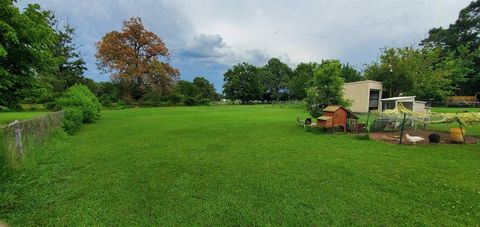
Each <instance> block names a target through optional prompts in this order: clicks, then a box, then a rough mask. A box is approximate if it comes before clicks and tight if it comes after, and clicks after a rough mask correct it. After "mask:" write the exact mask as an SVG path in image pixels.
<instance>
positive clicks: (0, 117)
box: [0, 111, 48, 125]
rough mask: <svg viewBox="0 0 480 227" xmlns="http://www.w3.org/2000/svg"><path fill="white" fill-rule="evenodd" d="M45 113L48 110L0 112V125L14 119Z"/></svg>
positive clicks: (28, 117)
mask: <svg viewBox="0 0 480 227" xmlns="http://www.w3.org/2000/svg"><path fill="white" fill-rule="evenodd" d="M47 113H48V112H44V111H25V112H0V125H3V124H8V123H10V122H13V121H15V120H24V119H30V118H34V117H38V116H41V115H45V114H47Z"/></svg>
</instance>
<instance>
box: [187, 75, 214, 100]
mask: <svg viewBox="0 0 480 227" xmlns="http://www.w3.org/2000/svg"><path fill="white" fill-rule="evenodd" d="M193 84H194V85H195V87H197V90H198V93H199V94H198V98H197V99H199V100H201V99H206V100H211V101H216V100H218V99H219V98H218V94H217V92H216V91H215V87H214V86H213V84H211V83H210V82H209V81H208V80H207V79H205V78H203V77H201V76H197V77H195V78H194V79H193Z"/></svg>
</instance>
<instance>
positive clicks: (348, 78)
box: [342, 63, 363, 83]
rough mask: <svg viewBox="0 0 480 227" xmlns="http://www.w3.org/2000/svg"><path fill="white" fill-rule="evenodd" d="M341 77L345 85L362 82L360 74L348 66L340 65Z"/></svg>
mask: <svg viewBox="0 0 480 227" xmlns="http://www.w3.org/2000/svg"><path fill="white" fill-rule="evenodd" d="M342 77H343V79H344V80H345V82H346V83H350V82H356V81H361V80H363V76H362V74H361V73H360V72H359V71H358V70H357V69H355V68H354V67H353V66H351V65H350V64H348V63H346V64H342Z"/></svg>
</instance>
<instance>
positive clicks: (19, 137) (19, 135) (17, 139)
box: [10, 120, 23, 157]
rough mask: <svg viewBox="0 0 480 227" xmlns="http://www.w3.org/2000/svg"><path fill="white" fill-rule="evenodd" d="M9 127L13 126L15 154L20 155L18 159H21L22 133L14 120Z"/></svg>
mask: <svg viewBox="0 0 480 227" xmlns="http://www.w3.org/2000/svg"><path fill="white" fill-rule="evenodd" d="M10 125H11V126H13V128H14V131H15V145H16V148H17V152H18V154H20V157H23V144H22V132H21V130H20V124H19V122H18V120H15V121H14V122H12V123H11V124H10Z"/></svg>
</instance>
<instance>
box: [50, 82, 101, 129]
mask: <svg viewBox="0 0 480 227" xmlns="http://www.w3.org/2000/svg"><path fill="white" fill-rule="evenodd" d="M57 104H58V106H60V107H61V108H62V109H64V110H66V109H70V108H75V109H79V110H80V111H81V112H82V119H83V122H84V123H90V122H94V121H95V120H96V119H98V118H99V117H100V110H101V108H102V105H101V104H100V102H99V101H98V99H97V97H95V95H94V94H93V93H92V92H91V91H90V90H89V89H88V87H87V86H85V85H82V84H75V85H73V86H72V87H70V88H69V89H68V90H67V91H66V92H65V93H64V94H63V96H62V97H61V98H59V99H58V100H57Z"/></svg>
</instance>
